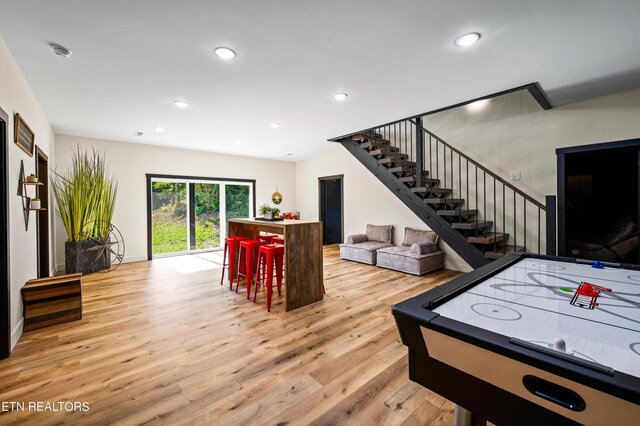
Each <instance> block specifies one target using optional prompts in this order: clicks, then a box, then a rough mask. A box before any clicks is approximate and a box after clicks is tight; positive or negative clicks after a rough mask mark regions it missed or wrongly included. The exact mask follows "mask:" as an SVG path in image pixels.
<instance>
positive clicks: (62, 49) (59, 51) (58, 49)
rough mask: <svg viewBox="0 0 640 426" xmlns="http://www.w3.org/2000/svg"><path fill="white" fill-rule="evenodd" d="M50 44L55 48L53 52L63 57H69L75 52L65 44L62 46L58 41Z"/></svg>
mask: <svg viewBox="0 0 640 426" xmlns="http://www.w3.org/2000/svg"><path fill="white" fill-rule="evenodd" d="M49 46H51V48H52V49H53V52H54V53H55V54H56V55H58V56H62V57H63V58H68V57H69V56H71V55H72V54H73V52H72V51H70V50H69V49H67V48H66V47H64V46H60V45H59V44H57V43H49Z"/></svg>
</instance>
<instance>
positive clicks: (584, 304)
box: [571, 281, 611, 309]
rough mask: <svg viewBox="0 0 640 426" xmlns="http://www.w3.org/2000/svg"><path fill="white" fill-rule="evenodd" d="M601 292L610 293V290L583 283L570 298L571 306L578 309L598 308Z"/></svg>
mask: <svg viewBox="0 0 640 426" xmlns="http://www.w3.org/2000/svg"><path fill="white" fill-rule="evenodd" d="M603 291H605V292H611V289H610V288H605V287H601V286H599V285H595V284H590V283H587V282H584V281H583V282H582V283H580V287H578V288H577V289H576V292H575V294H574V295H573V297H572V298H571V304H572V305H573V306H577V307H578V308H583V309H594V308H595V307H596V306H598V302H597V301H598V297H599V296H600V293H602V292H603Z"/></svg>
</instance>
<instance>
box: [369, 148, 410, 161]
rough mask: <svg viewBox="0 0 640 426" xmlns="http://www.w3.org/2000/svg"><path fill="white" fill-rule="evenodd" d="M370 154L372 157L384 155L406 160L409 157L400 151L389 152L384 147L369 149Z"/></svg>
mask: <svg viewBox="0 0 640 426" xmlns="http://www.w3.org/2000/svg"><path fill="white" fill-rule="evenodd" d="M369 155H370V156H372V157H377V156H383V155H384V156H387V157H391V158H394V159H398V160H406V159H408V158H409V156H408V155H407V154H402V153H400V152H388V151H385V150H384V149H372V150H371V151H369Z"/></svg>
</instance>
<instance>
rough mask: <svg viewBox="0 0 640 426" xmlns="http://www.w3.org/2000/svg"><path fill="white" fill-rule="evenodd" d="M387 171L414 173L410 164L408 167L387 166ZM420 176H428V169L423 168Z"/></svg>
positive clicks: (413, 168)
mask: <svg viewBox="0 0 640 426" xmlns="http://www.w3.org/2000/svg"><path fill="white" fill-rule="evenodd" d="M389 171H390V172H391V173H408V174H411V175H415V173H416V171H415V167H413V166H410V167H406V166H393V167H389ZM422 176H425V177H426V176H429V170H424V171H423V172H422Z"/></svg>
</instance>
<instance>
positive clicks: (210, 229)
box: [147, 175, 255, 259]
mask: <svg viewBox="0 0 640 426" xmlns="http://www.w3.org/2000/svg"><path fill="white" fill-rule="evenodd" d="M147 180H148V183H147V187H148V191H149V194H148V197H149V215H148V216H149V219H150V225H149V230H148V231H149V232H148V234H149V235H148V237H149V239H150V244H149V258H150V259H151V258H152V257H159V256H170V255H177V254H186V253H192V252H202V251H210V250H218V249H220V248H221V246H222V242H224V239H225V237H226V233H227V232H226V231H227V230H226V222H227V219H229V218H234V217H252V216H253V214H254V213H253V209H254V205H255V204H254V198H253V197H254V194H253V189H254V182H253V181H222V180H214V179H211V180H209V179H204V178H193V179H187V178H177V177H176V178H172V177H170V176H161V177H160V176H158V177H154V176H151V175H147Z"/></svg>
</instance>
